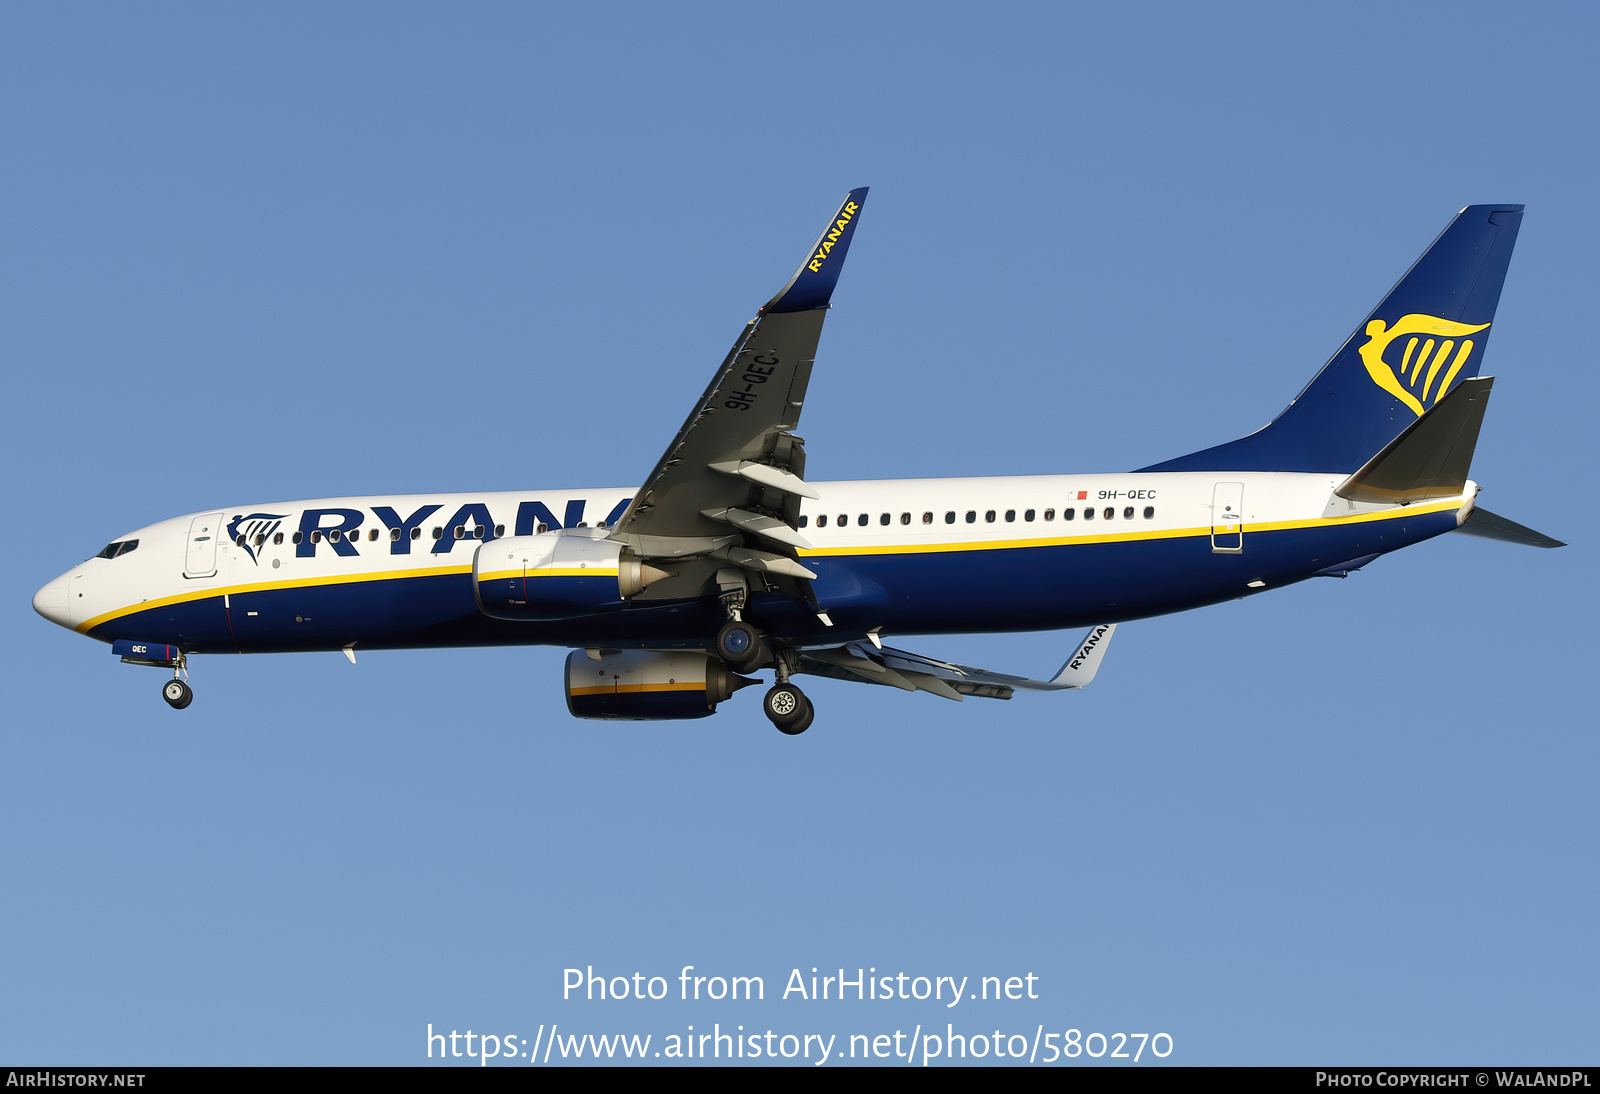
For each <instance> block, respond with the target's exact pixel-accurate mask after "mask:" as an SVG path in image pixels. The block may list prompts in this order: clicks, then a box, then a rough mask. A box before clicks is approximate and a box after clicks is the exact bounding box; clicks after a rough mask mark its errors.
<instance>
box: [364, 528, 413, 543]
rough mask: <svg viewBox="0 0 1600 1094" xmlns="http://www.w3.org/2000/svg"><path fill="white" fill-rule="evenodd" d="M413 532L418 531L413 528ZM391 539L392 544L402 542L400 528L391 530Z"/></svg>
mask: <svg viewBox="0 0 1600 1094" xmlns="http://www.w3.org/2000/svg"><path fill="white" fill-rule="evenodd" d="M373 531H377V529H373ZM412 531H416V529H415V528H413V529H412ZM389 539H390V541H391V542H395V543H398V542H399V541H400V529H398V528H391V529H389Z"/></svg>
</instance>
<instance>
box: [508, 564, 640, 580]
mask: <svg viewBox="0 0 1600 1094" xmlns="http://www.w3.org/2000/svg"><path fill="white" fill-rule="evenodd" d="M616 576H617V569H616V567H614V566H613V567H612V568H611V569H609V570H608V569H606V568H605V567H603V566H588V567H583V568H580V567H575V566H547V567H543V568H541V569H537V570H526V571H524V570H491V571H490V572H489V573H486V574H484V573H480V574H479V575H478V580H479V581H499V580H500V579H502V578H521V577H616Z"/></svg>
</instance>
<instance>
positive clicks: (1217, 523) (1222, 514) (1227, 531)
mask: <svg viewBox="0 0 1600 1094" xmlns="http://www.w3.org/2000/svg"><path fill="white" fill-rule="evenodd" d="M1211 549H1212V550H1213V551H1215V552H1216V553H1217V554H1219V555H1237V554H1242V553H1243V552H1244V483H1242V482H1219V483H1217V485H1216V486H1214V487H1212V490H1211Z"/></svg>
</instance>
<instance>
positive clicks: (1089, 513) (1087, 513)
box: [1083, 509, 1094, 520]
mask: <svg viewBox="0 0 1600 1094" xmlns="http://www.w3.org/2000/svg"><path fill="white" fill-rule="evenodd" d="M1083 519H1084V520H1093V519H1094V510H1093V509H1085V510H1084V511H1083Z"/></svg>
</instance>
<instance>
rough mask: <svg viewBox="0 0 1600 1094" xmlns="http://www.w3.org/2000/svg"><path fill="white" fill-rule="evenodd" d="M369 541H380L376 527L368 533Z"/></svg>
mask: <svg viewBox="0 0 1600 1094" xmlns="http://www.w3.org/2000/svg"><path fill="white" fill-rule="evenodd" d="M367 542H368V543H376V542H378V530H377V529H376V528H374V529H372V530H371V531H370V532H368V533H367Z"/></svg>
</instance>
